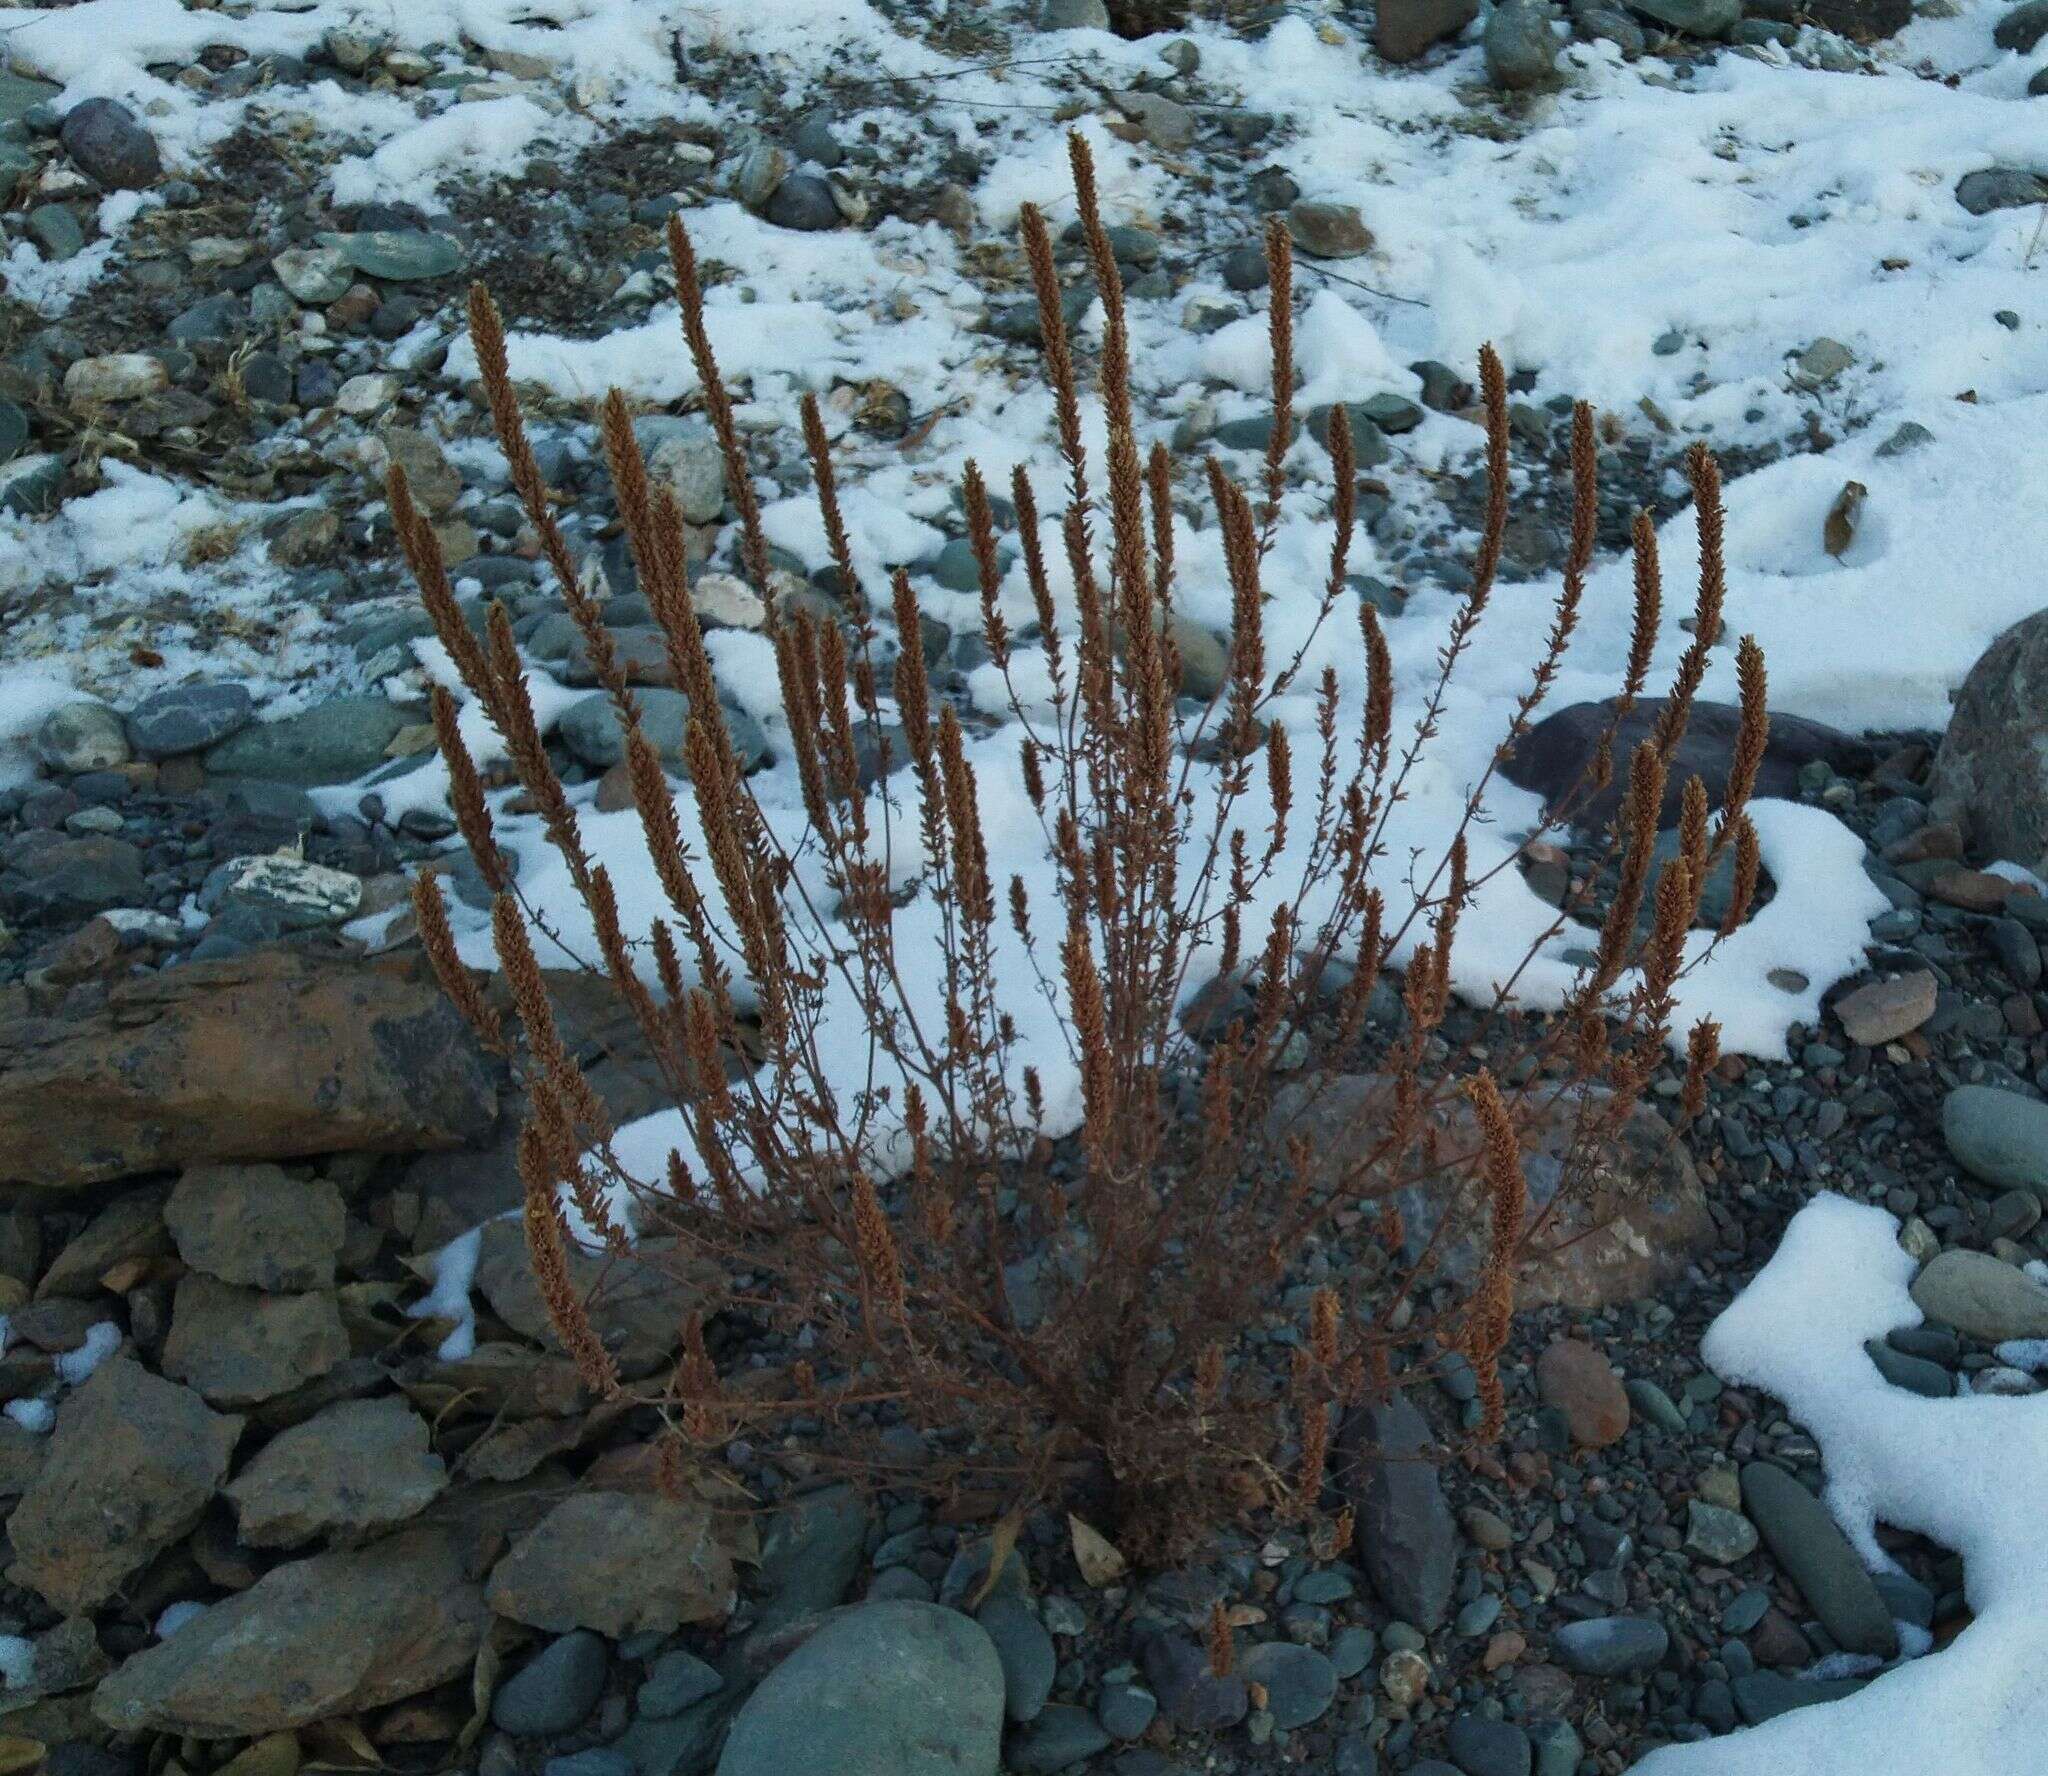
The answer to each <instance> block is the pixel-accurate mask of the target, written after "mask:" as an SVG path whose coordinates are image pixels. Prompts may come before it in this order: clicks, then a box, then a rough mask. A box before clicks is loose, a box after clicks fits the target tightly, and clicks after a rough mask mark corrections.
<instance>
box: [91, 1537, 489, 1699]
mask: <svg viewBox="0 0 2048 1776" xmlns="http://www.w3.org/2000/svg"><path fill="white" fill-rule="evenodd" d="M489 1625H490V1612H489V1611H488V1610H487V1609H486V1608H485V1607H484V1600H483V1590H482V1588H481V1587H480V1586H479V1585H477V1584H475V1583H474V1582H473V1581H471V1580H470V1579H469V1578H468V1576H467V1575H466V1574H465V1572H464V1570H463V1563H462V1557H461V1553H460V1548H459V1545H458V1542H457V1540H456V1538H455V1537H453V1536H451V1535H446V1534H443V1533H440V1532H438V1531H431V1530H413V1531H409V1532H408V1533H406V1534H404V1535H399V1536H394V1537H393V1538H391V1539H390V1540H389V1541H383V1542H379V1543H377V1544H376V1546H375V1547H371V1548H364V1549H361V1550H358V1551H356V1552H352V1553H345V1554H322V1555H318V1556H316V1557H315V1558H313V1559H311V1560H298V1561H293V1562H292V1563H291V1564H290V1565H288V1566H281V1567H278V1568H277V1569H276V1570H275V1571H274V1572H270V1573H267V1574H266V1575H265V1576H264V1577H263V1578H261V1579H259V1580H257V1582H256V1583H255V1585H254V1586H252V1587H251V1588H250V1589H249V1590H247V1591H244V1592H241V1593H240V1594H239V1595H237V1596H234V1597H230V1598H228V1599H227V1600H226V1601H225V1602H222V1603H217V1604H215V1605H213V1606H212V1608H210V1609H209V1610H207V1611H206V1613H205V1614H204V1615H202V1616H199V1617H198V1618H196V1619H195V1620H193V1621H191V1622H188V1623H186V1624H185V1626H184V1627H183V1628H181V1629H179V1630H178V1632H177V1633H176V1634H174V1635H172V1636H171V1638H170V1639H168V1640H166V1641H164V1642H162V1643H161V1644H160V1645H157V1646H154V1647H151V1648H150V1649H149V1650H148V1651H146V1652H142V1653H137V1654H136V1655H135V1657H133V1658H132V1659H130V1660H129V1661H128V1662H127V1663H126V1664H125V1665H123V1666H122V1667H121V1668H120V1670H118V1671H116V1672H115V1673H114V1675H113V1676H112V1677H110V1678H108V1679H107V1680H106V1681H105V1682H104V1683H103V1684H101V1685H100V1687H99V1690H98V1691H97V1693H96V1694H95V1695H94V1697H93V1712H94V1714H95V1715H97V1716H98V1718H99V1719H100V1721H101V1722H102V1723H103V1724H104V1725H106V1726H108V1727H111V1728H113V1729H114V1730H115V1731H116V1732H158V1733H182V1734H186V1735H188V1736H190V1737H192V1738H195V1739H240V1738H248V1737H253V1736H256V1735H259V1734H263V1733H279V1732H288V1731H290V1730H291V1729H292V1728H294V1727H302V1726H304V1725H305V1724H306V1723H307V1722H308V1721H316V1720H324V1719H326V1718H327V1717H329V1716H331V1715H340V1714H357V1713H360V1712H361V1711H362V1710H364V1709H366V1708H376V1707H379V1706H381V1705H382V1704H384V1703H386V1702H396V1701H399V1700H401V1699H402V1698H404V1697H407V1696H416V1695H418V1694H419V1693H420V1692H421V1691H422V1690H429V1689H432V1688H433V1687H434V1686H435V1685H436V1684H441V1683H446V1682H447V1681H448V1680H449V1679H450V1678H455V1677H461V1678H465V1679H466V1678H467V1677H468V1676H469V1674H470V1672H471V1670H472V1668H473V1667H474V1665H475V1662H476V1655H477V1649H478V1647H480V1646H481V1645H482V1644H483V1636H484V1631H485V1629H486V1628H488V1627H489Z"/></svg>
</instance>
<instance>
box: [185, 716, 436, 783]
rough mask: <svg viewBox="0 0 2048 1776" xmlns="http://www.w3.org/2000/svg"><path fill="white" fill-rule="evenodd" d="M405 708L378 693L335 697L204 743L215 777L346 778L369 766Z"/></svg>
mask: <svg viewBox="0 0 2048 1776" xmlns="http://www.w3.org/2000/svg"><path fill="white" fill-rule="evenodd" d="M409 721H410V718H409V717H408V716H407V715H406V713H405V712H404V711H403V710H401V709H398V708H397V707H395V706H394V705H392V704H390V703H387V702H386V701H385V700H384V699H383V698H382V697H335V698H331V699H330V700H329V701H327V702H325V703H318V704H315V705H314V706H313V707H312V708H311V709H308V710H304V711H302V712H301V713H300V714H297V715H288V716H286V717H284V718H283V719H282V720H280V721H274V722H264V723H262V724H260V725H256V726H251V727H245V728H243V729H242V730H241V731H240V732H239V733H236V734H233V735H230V736H229V737H228V738H227V739H225V740H223V741H220V742H219V743H218V744H216V745H214V746H212V747H210V748H209V749H208V751H207V754H206V768H207V770H208V771H209V772H210V773H211V774H212V775H214V776H216V777H254V778H259V779H261V780H263V781H266V782H273V783H292V784H298V785H300V786H302V787H308V788H310V787H312V786H314V785H317V784H326V783H347V782H351V781H352V780H354V779H355V778H357V777H360V776H362V775H363V774H364V773H365V772H368V771H371V770H374V769H375V768H376V767H377V766H378V765H380V764H382V763H383V762H384V760H385V756H386V749H387V748H388V747H389V746H390V744H391V742H392V740H393V739H394V738H395V737H396V735H397V733H398V731H399V729H400V728H403V727H405V726H407V725H408V724H409Z"/></svg>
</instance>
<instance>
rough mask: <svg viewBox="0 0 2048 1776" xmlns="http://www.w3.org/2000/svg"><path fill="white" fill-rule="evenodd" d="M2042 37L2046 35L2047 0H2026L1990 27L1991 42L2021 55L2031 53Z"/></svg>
mask: <svg viewBox="0 0 2048 1776" xmlns="http://www.w3.org/2000/svg"><path fill="white" fill-rule="evenodd" d="M2043 37H2048V0H2026V3H2025V4H2024V5H2021V6H2015V7H2014V8H2013V9H2012V10H2011V11H2010V12H2008V13H2007V14H2006V15H2005V16H2004V17H2003V18H2001V19H2000V20H1999V21H1998V23H1997V24H1995V25H1994V26H1992V28H1991V41H1992V42H1993V43H1995V44H1997V46H1998V47H1999V48H2000V49H2010V50H2016V51H2018V53H2019V54H2021V55H2031V54H2032V53H2033V50H2034V45H2035V44H2037V43H2039V42H2040V41H2041V39H2042V38H2043Z"/></svg>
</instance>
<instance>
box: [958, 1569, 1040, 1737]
mask: <svg viewBox="0 0 2048 1776" xmlns="http://www.w3.org/2000/svg"><path fill="white" fill-rule="evenodd" d="M975 1620H976V1621H978V1622H979V1623H980V1624H981V1626H982V1629H983V1631H984V1632H985V1633H986V1634H987V1635H988V1637H989V1639H990V1640H991V1641H993V1642H994V1643H995V1649H996V1657H997V1658H998V1659H1000V1660H1001V1661H1002V1664H1003V1711H1004V1712H1005V1713H1006V1714H1007V1715H1008V1716H1009V1718H1010V1719H1011V1720H1012V1721H1016V1722H1020V1723H1021V1722H1024V1721H1030V1720H1035V1719H1036V1718H1037V1717H1038V1714H1039V1711H1040V1710H1041V1709H1043V1708H1044V1707H1045V1703H1046V1698H1047V1697H1048V1696H1050V1695H1051V1694H1052V1680H1053V1675H1054V1673H1055V1671H1056V1670H1057V1668H1058V1665H1059V1660H1058V1657H1057V1655H1056V1654H1055V1653H1054V1652H1053V1645H1052V1636H1051V1635H1050V1634H1048V1633H1046V1631H1045V1629H1044V1627H1043V1625H1042V1624H1041V1623H1040V1622H1039V1620H1038V1618H1037V1617H1036V1616H1035V1615H1033V1614H1032V1613H1031V1606H1030V1605H1029V1604H1028V1603H1026V1602H1025V1601H1024V1600H1023V1599H1022V1598H1021V1597H1010V1596H998V1597H991V1598H990V1599H989V1600H988V1601H987V1602H986V1603H984V1604H983V1605H982V1606H981V1608H980V1609H978V1610H977V1611H975Z"/></svg>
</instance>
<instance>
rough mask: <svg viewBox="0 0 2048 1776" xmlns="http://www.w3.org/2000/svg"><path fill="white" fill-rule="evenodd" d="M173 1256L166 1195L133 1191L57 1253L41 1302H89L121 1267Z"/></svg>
mask: <svg viewBox="0 0 2048 1776" xmlns="http://www.w3.org/2000/svg"><path fill="white" fill-rule="evenodd" d="M170 1255H171V1235H170V1230H169V1229H168V1228H166V1227H165V1226H164V1193H163V1191H162V1190H161V1189H160V1188H159V1189H151V1190H137V1191H131V1192H130V1193H129V1194H128V1195H126V1196H124V1197H121V1198H120V1199H119V1200H118V1201H115V1202H111V1203H109V1204H107V1206H106V1207H105V1208H104V1209H102V1210H101V1211H100V1212H99V1213H98V1214H97V1215H95V1216H94V1217H93V1218H92V1219H91V1220H90V1221H88V1222H87V1223H86V1225H85V1229H84V1231H83V1232H81V1233H80V1234H79V1235H78V1237H77V1238H76V1239H74V1240H72V1241H71V1243H70V1244H69V1245H67V1246H66V1247H65V1248H64V1249H63V1250H62V1251H61V1252H59V1253H58V1254H57V1256H56V1257H55V1259H53V1260H52V1261H51V1264H50V1268H49V1269H48V1271H46V1272H45V1273H44V1275H43V1280H42V1281H41V1282H39V1283H38V1284H37V1285H36V1295H37V1297H38V1298H39V1299H47V1298H48V1297H50V1296H53V1295H76V1296H81V1297H85V1298H88V1299H89V1298H91V1297H93V1296H96V1295H98V1294H99V1293H100V1292H101V1283H100V1279H101V1278H102V1277H103V1276H105V1275H106V1274H107V1273H108V1272H109V1271H110V1270H113V1269H114V1268H115V1267H116V1266H117V1265H133V1264H136V1263H145V1264H148V1263H154V1262H156V1261H157V1260H159V1259H164V1258H168V1257H169V1256H170Z"/></svg>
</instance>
